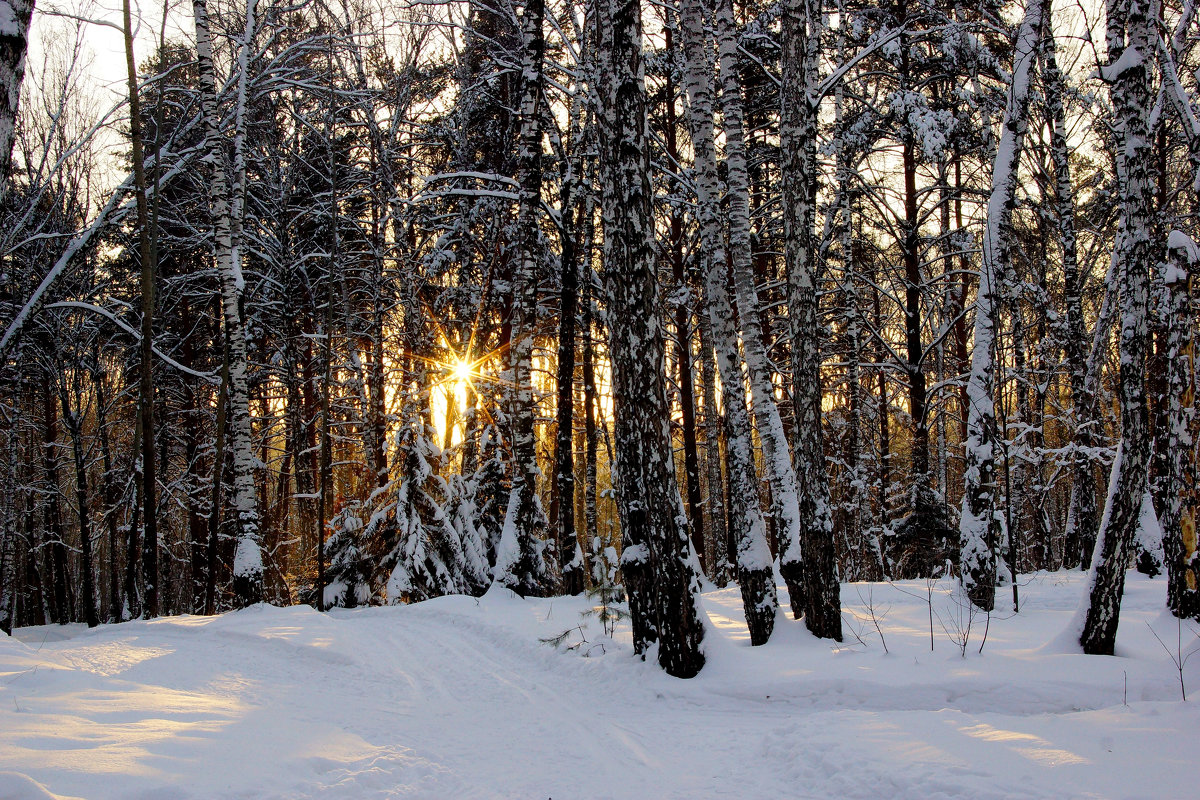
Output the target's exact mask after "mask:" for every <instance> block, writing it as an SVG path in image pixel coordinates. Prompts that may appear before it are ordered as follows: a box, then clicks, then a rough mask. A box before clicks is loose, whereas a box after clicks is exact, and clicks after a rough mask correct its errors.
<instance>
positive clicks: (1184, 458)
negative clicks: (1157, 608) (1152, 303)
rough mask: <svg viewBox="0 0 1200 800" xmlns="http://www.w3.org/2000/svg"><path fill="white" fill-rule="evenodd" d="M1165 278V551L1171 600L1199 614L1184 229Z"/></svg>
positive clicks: (1191, 246)
mask: <svg viewBox="0 0 1200 800" xmlns="http://www.w3.org/2000/svg"><path fill="white" fill-rule="evenodd" d="M1168 246H1169V256H1168V261H1167V265H1166V270H1165V272H1166V274H1165V275H1164V276H1163V277H1164V280H1163V283H1165V284H1166V288H1167V314H1166V316H1167V336H1168V338H1167V359H1166V360H1167V397H1168V398H1170V404H1169V408H1168V417H1169V419H1168V421H1167V430H1168V436H1167V441H1166V443H1165V447H1164V449H1165V451H1166V455H1167V458H1166V461H1167V474H1166V476H1165V479H1164V480H1163V482H1162V483H1163V486H1162V489H1163V492H1162V495H1163V496H1162V512H1161V514H1160V515H1159V523H1160V524H1161V525H1162V531H1163V553H1164V554H1165V556H1166V562H1167V563H1166V567H1167V605H1168V606H1169V607H1170V609H1171V612H1172V613H1173V614H1175V616H1177V617H1181V618H1191V619H1200V552H1198V550H1197V543H1196V462H1195V455H1196V453H1195V446H1194V445H1195V443H1194V442H1193V441H1192V428H1191V425H1192V418H1193V415H1194V414H1195V391H1194V390H1195V377H1196V376H1195V371H1196V362H1195V343H1194V341H1193V337H1192V325H1193V316H1192V292H1191V276H1190V272H1191V269H1194V268H1195V266H1196V263H1197V260H1198V259H1197V255H1198V253H1200V250H1198V248H1197V247H1196V243H1195V242H1194V241H1192V240H1191V238H1190V237H1188V236H1187V235H1186V234H1184V233H1183V232H1182V231H1173V232H1172V233H1171V235H1170V240H1169V242H1168Z"/></svg>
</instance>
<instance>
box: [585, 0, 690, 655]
mask: <svg viewBox="0 0 1200 800" xmlns="http://www.w3.org/2000/svg"><path fill="white" fill-rule="evenodd" d="M608 11H609V13H608V14H607V15H606V14H599V15H597V17H598V21H599V25H598V34H599V35H598V36H597V42H598V45H599V49H598V52H599V53H600V54H601V55H600V61H601V64H602V73H603V78H602V87H601V92H600V97H601V98H602V99H601V104H600V107H601V114H600V118H601V124H600V152H601V163H602V164H603V165H604V167H605V173H606V174H605V175H604V180H603V185H604V203H603V207H604V212H605V230H604V233H605V235H604V255H605V279H606V282H607V289H608V292H607V293H608V299H609V304H608V310H609V313H610V314H612V316H613V319H615V320H620V324H614V325H612V326H610V338H611V346H610V352H611V355H612V361H613V404H614V416H615V419H616V466H617V474H618V486H617V496H618V511H619V514H620V518H621V530H622V535H623V538H624V544H625V548H624V552H623V554H622V557H621V565H622V571H623V572H624V576H625V582H626V589H627V590H628V593H629V607H630V615H631V617H632V621H633V636H634V647H635V650H636V651H637V652H639V653H644V652H645V650H646V648H647V647H648V646H649V645H650V643H651V642H652V641H654V640H656V639H657V641H658V645H659V647H658V660H659V664H660V665H661V666H662V668H663V669H664V670H665V671H666V672H667V673H668V674H670V675H674V676H676V677H681V678H688V677H692V676H693V675H696V674H697V673H698V672H699V671H700V669H701V668H702V667H703V666H704V654H703V653H702V652H701V650H700V642H701V640H702V639H703V637H704V628H703V625H702V624H701V621H700V616H699V612H698V610H697V608H696V598H695V595H694V579H695V576H694V575H693V573H692V570H691V567H690V565H689V560H688V531H687V524H686V515H684V513H683V509H682V501H681V498H680V496H679V489H678V487H677V486H676V483H675V473H674V468H673V458H672V455H671V430H670V418H669V415H670V409H669V407H668V405H667V397H666V387H665V381H664V374H663V370H664V363H663V362H664V353H663V342H664V336H663V330H662V322H661V320H660V317H659V310H658V299H659V287H658V280H657V276H656V274H655V257H654V217H653V215H652V213H651V201H652V199H653V191H652V189H651V186H650V148H649V137H648V132H647V117H646V94H645V88H644V86H643V84H642V76H643V74H644V72H643V66H642V14H641V5H640V4H639V3H638V2H636V0H609V3H608Z"/></svg>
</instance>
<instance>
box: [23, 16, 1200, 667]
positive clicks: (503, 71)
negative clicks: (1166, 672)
mask: <svg viewBox="0 0 1200 800" xmlns="http://www.w3.org/2000/svg"><path fill="white" fill-rule="evenodd" d="M4 3H7V4H8V6H9V7H10V8H11V9H13V14H14V19H16V20H17V22H16V23H14V25H15V28H14V31H15V32H14V33H12V34H11V35H9V32H8V31H7V29H6V30H5V31H0V39H3V47H0V51H3V52H0V62H3V63H2V64H0V79H3V81H4V82H5V87H6V88H7V90H8V97H9V100H10V102H9V103H8V105H5V103H4V102H0V149H2V151H3V152H4V153H5V154H7V153H9V152H10V151H11V152H12V158H11V163H10V164H9V165H8V167H7V168H6V170H5V174H6V176H7V177H6V180H5V181H4V187H5V188H4V192H5V196H4V198H3V209H2V213H3V216H4V224H3V229H2V230H0V245H2V248H3V249H2V252H3V275H2V276H0V321H2V322H3V328H4V334H3V339H2V340H0V355H3V363H2V365H0V367H2V371H0V381H2V383H0V386H2V389H0V419H2V424H0V432H2V434H0V435H3V437H4V444H3V446H2V447H0V454H2V455H0V537H2V538H0V626H2V627H3V628H4V629H5V630H10V629H11V628H12V627H15V626H20V625H32V624H44V623H47V622H60V623H65V622H70V621H86V622H88V623H89V624H96V623H99V622H104V621H112V622H115V621H120V620H125V619H131V618H136V617H141V616H155V615H159V614H175V613H205V614H211V613H216V612H219V611H222V610H226V609H230V608H237V607H243V606H245V605H248V604H252V603H255V602H260V601H264V600H265V601H268V602H272V603H277V604H288V603H310V604H313V605H316V606H317V607H318V608H328V607H330V606H334V605H340V606H355V605H360V604H368V603H399V602H412V601H417V600H421V599H425V598H429V597H434V596H438V595H444V594H448V593H472V594H481V593H482V592H484V591H486V590H487V589H488V587H489V586H491V585H492V584H494V583H499V584H501V585H503V586H507V587H509V588H511V589H512V590H513V591H516V592H518V593H519V594H521V595H525V596H546V595H553V594H557V593H564V592H565V593H577V592H580V591H584V590H585V589H596V588H599V589H600V590H602V591H605V592H611V591H612V589H613V587H615V586H617V585H620V586H622V587H623V589H624V593H625V595H626V596H627V598H628V600H629V608H630V613H631V616H632V625H633V634H634V643H635V647H636V648H637V650H638V651H639V652H643V651H645V650H646V649H647V648H648V647H649V646H650V645H651V644H652V643H653V642H655V641H658V642H659V644H660V646H659V648H658V657H659V660H660V663H662V665H663V667H664V668H665V669H667V670H668V671H669V672H671V673H672V674H676V675H685V676H686V675H691V674H695V672H696V671H698V670H699V669H700V668H701V666H702V664H703V656H702V655H701V652H700V649H699V642H700V640H701V638H702V635H703V630H702V626H701V624H700V622H699V619H698V612H697V609H696V606H695V601H694V596H693V593H694V591H695V587H696V586H697V583H696V578H697V577H698V575H697V573H698V572H703V574H704V575H705V576H707V578H708V579H710V580H712V581H714V582H716V583H718V584H720V585H724V584H726V583H727V582H730V581H736V583H737V584H738V586H739V587H740V589H741V592H742V595H743V598H744V599H745V605H746V611H747V623H748V625H749V627H750V631H751V638H752V641H754V643H756V644H758V643H762V642H765V641H766V640H767V639H768V638H769V637H770V635H771V629H772V626H773V624H774V621H775V618H776V615H775V609H776V607H777V605H778V602H779V601H778V598H777V596H776V577H775V576H776V574H778V575H779V576H781V577H782V580H783V582H784V584H785V585H786V587H787V589H788V595H789V599H790V604H791V610H792V612H793V613H794V615H795V616H796V617H797V618H800V617H803V618H804V619H805V621H806V624H807V625H808V627H809V629H810V630H812V631H813V632H814V633H815V634H816V635H818V636H823V637H830V638H834V639H840V638H841V616H840V600H839V597H838V589H839V583H840V581H844V580H851V581H852V580H881V579H890V578H907V577H918V576H939V575H950V574H953V575H955V576H957V577H958V578H959V580H960V582H961V583H962V587H963V590H964V592H965V593H966V596H967V597H968V598H969V599H970V600H971V602H973V603H974V604H975V605H976V606H978V607H979V608H981V609H985V610H990V609H991V608H992V607H993V605H994V603H995V593H996V591H997V587H1008V586H1015V581H1016V576H1017V575H1018V574H1019V573H1020V572H1025V571H1030V570H1039V569H1061V568H1085V569H1086V568H1087V567H1088V566H1089V565H1092V566H1095V567H1096V569H1095V570H1094V571H1093V578H1092V580H1091V581H1090V582H1089V592H1090V602H1089V604H1088V609H1089V612H1088V617H1087V620H1086V625H1085V627H1084V631H1083V633H1082V638H1081V643H1082V644H1083V646H1084V648H1085V649H1086V650H1087V651H1088V652H1111V651H1112V644H1113V641H1114V639H1115V634H1116V613H1117V612H1118V611H1119V602H1120V594H1121V590H1122V585H1123V579H1124V572H1125V567H1126V566H1127V564H1130V563H1136V564H1137V566H1138V568H1139V569H1142V570H1144V571H1147V572H1150V573H1159V572H1164V573H1165V574H1166V578H1167V583H1168V597H1169V604H1170V607H1171V608H1172V610H1173V611H1175V613H1177V614H1179V615H1181V616H1189V617H1198V616H1200V590H1198V588H1197V585H1196V579H1197V570H1200V563H1198V561H1200V559H1198V557H1197V555H1196V551H1197V544H1196V532H1195V494H1194V491H1195V488H1194V487H1195V482H1196V481H1195V479H1196V469H1197V464H1198V463H1200V462H1198V459H1197V457H1196V456H1197V454H1196V450H1195V448H1196V438H1195V436H1194V430H1195V427H1196V420H1195V419H1194V414H1193V405H1194V403H1193V397H1194V387H1195V381H1196V374H1195V369H1194V364H1193V359H1192V337H1193V332H1194V328H1195V319H1194V317H1193V314H1192V299H1191V288H1190V283H1191V282H1190V277H1191V273H1192V271H1193V270H1194V269H1196V267H1197V262H1198V261H1200V258H1198V255H1200V254H1198V251H1197V247H1196V245H1195V243H1194V237H1196V236H1197V234H1198V226H1197V223H1198V218H1197V213H1198V211H1200V198H1198V194H1197V189H1198V185H1197V182H1198V181H1200V121H1198V119H1200V109H1198V107H1197V85H1196V81H1197V77H1196V76H1197V72H1196V67H1197V66H1198V65H1200V61H1198V59H1200V48H1197V47H1195V44H1196V41H1197V39H1198V38H1200V24H1198V23H1197V14H1196V6H1195V2H1194V0H1183V2H1182V3H1181V2H1177V0H1164V1H1163V2H1159V0H1155V2H1147V0H1129V2H1119V1H1118V0H1112V2H1109V3H1108V6H1107V8H1106V9H1104V11H1105V12H1106V13H1105V14H1104V15H1103V17H1102V18H1101V19H1089V18H1086V16H1087V14H1088V13H1091V11H1092V9H1090V8H1087V9H1084V8H1082V7H1078V6H1075V7H1067V6H1065V5H1064V6H1061V7H1056V6H1055V5H1053V4H1052V2H1051V0H1027V2H1026V3H1024V4H1020V3H1001V2H985V3H983V4H982V5H980V4H965V5H960V4H955V3H949V2H922V3H918V2H915V0H895V2H889V3H883V4H873V3H871V4H860V3H853V2H834V1H833V0H825V2H824V3H822V2H818V1H817V0H781V2H761V3H760V2H734V0H677V1H676V2H668V3H656V4H653V5H650V4H645V5H643V4H640V3H638V2H634V1H633V0H585V2H574V1H573V0H568V1H567V2H551V3H548V4H547V3H545V2H544V0H525V2H523V3H513V2H510V0H497V2H482V1H481V0H464V1H463V2H456V3H411V4H410V3H390V4H389V3H384V4H380V5H372V4H369V3H365V2H361V0H338V1H337V2H328V0H308V1H306V2H299V3H276V2H274V0H248V1H247V2H236V3H225V2H217V0H193V4H192V14H191V16H190V18H189V19H188V22H189V25H188V29H190V30H193V31H194V32H195V36H194V37H193V38H189V39H187V40H178V41H177V40H172V39H169V38H168V37H167V36H166V31H167V30H168V26H167V25H166V24H162V25H159V24H158V21H157V20H143V21H141V23H139V21H138V20H136V19H134V18H133V15H132V14H131V12H130V8H129V5H128V2H126V4H125V13H124V14H123V17H122V19H121V20H120V22H115V24H117V25H119V26H120V27H121V28H122V29H123V30H124V32H125V36H126V47H127V54H128V62H129V69H128V72H129V81H128V92H127V96H126V98H125V99H124V101H123V102H122V103H121V104H119V105H118V107H116V108H114V109H109V110H105V109H99V108H98V107H97V105H96V101H95V99H94V98H93V96H92V94H91V93H90V92H89V91H88V90H87V89H86V82H85V81H83V80H81V78H82V77H83V74H82V73H83V70H84V68H83V67H82V66H81V61H80V59H79V55H80V52H81V51H82V44H81V43H82V42H83V40H84V38H85V31H86V29H87V26H88V25H89V24H95V23H94V22H88V21H87V19H86V18H87V16H88V15H87V14H86V13H79V14H75V15H74V16H62V15H61V13H60V15H59V16H58V17H57V18H52V17H44V18H43V17H39V18H36V19H34V22H33V25H34V27H35V29H36V27H37V26H38V25H40V24H46V25H51V24H53V25H57V26H58V28H57V29H58V30H59V31H60V32H61V31H65V32H66V34H64V35H59V36H57V37H55V41H54V42H52V43H50V44H49V45H47V50H48V52H49V53H50V56H48V57H47V60H46V63H45V64H43V65H41V70H40V77H39V80H38V83H37V85H36V86H35V87H30V86H29V85H28V82H27V84H26V86H25V94H24V95H23V96H22V101H21V105H20V110H19V113H17V105H16V103H15V102H11V101H13V99H14V98H16V96H17V94H18V93H19V92H20V89H21V85H22V70H23V69H24V63H23V62H24V52H25V41H26V38H27V35H28V21H29V20H30V19H31V16H30V12H31V7H26V6H24V5H23V3H22V2H18V1H17V0H3V2H0V4H4ZM1081 15H1082V16H1081ZM135 31H140V32H141V33H140V34H139V35H140V36H141V37H142V41H143V43H146V42H152V48H151V49H152V52H153V56H152V57H151V58H149V59H148V60H147V61H145V62H144V63H142V64H140V65H135V63H134V56H133V54H134V52H135V48H134V45H135V44H136V43H135V41H134V33H135ZM5 37H7V38H5ZM6 48H7V49H6ZM4 94H5V93H4V92H3V91H0V101H2V100H3V95H4ZM120 120H123V121H120ZM6 125H7V128H6V127H5V126H6ZM114 126H116V127H118V128H119V130H120V132H121V134H122V139H121V141H122V143H123V149H124V150H125V155H124V156H123V157H122V160H121V163H120V164H117V165H116V166H115V167H114V164H113V158H112V157H111V155H110V154H108V153H106V152H104V150H103V149H102V148H101V147H100V145H99V144H98V142H99V138H98V137H99V135H100V132H103V131H105V130H110V129H112V128H113V127H114ZM6 131H8V133H7V134H6ZM4 136H8V137H9V138H10V139H11V141H12V144H11V146H9V144H8V142H6V141H4ZM114 169H118V170H124V171H127V172H128V178H126V179H124V180H123V182H122V183H121V185H120V186H119V187H118V188H117V189H115V190H113V191H108V190H107V188H105V187H107V186H108V185H110V184H111V183H113V182H114V181H112V180H111V179H110V177H109V176H110V175H111V173H112V171H113V170H114ZM1013 591H1014V592H1015V591H1016V590H1015V588H1014V590H1013Z"/></svg>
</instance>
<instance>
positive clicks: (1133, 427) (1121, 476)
mask: <svg viewBox="0 0 1200 800" xmlns="http://www.w3.org/2000/svg"><path fill="white" fill-rule="evenodd" d="M1106 10H1107V25H1106V27H1107V30H1106V35H1105V42H1106V45H1107V54H1108V64H1107V65H1106V66H1105V67H1103V68H1102V71H1101V72H1102V75H1103V77H1104V78H1105V80H1107V81H1108V82H1109V92H1110V94H1111V96H1112V104H1113V115H1114V122H1115V126H1116V133H1117V137H1116V138H1117V147H1118V157H1117V177H1118V183H1119V188H1120V204H1121V225H1120V229H1119V231H1118V233H1117V242H1116V246H1115V250H1114V253H1113V259H1114V261H1115V262H1116V265H1117V267H1118V274H1119V275H1120V280H1119V286H1120V290H1121V335H1120V354H1121V364H1120V369H1121V373H1120V387H1119V390H1118V394H1119V397H1120V408H1121V443H1120V446H1119V449H1118V451H1117V457H1116V459H1115V460H1114V461H1113V465H1112V471H1111V474H1110V476H1109V483H1108V496H1107V498H1106V500H1105V503H1104V514H1103V515H1102V517H1101V521H1100V529H1099V532H1098V534H1097V541H1096V549H1095V552H1094V553H1093V555H1092V566H1091V570H1090V572H1089V576H1088V582H1087V606H1086V609H1085V610H1084V620H1083V627H1082V630H1081V632H1080V638H1079V641H1080V644H1081V645H1082V647H1083V650H1084V652H1085V653H1089V654H1092V655H1112V652H1113V646H1114V644H1115V643H1116V637H1117V624H1118V622H1119V619H1120V613H1121V594H1122V592H1123V591H1124V588H1125V569H1126V563H1127V560H1128V558H1129V554H1130V550H1131V548H1132V546H1133V541H1134V537H1135V535H1136V533H1137V527H1138V518H1139V512H1140V510H1141V505H1142V497H1143V495H1144V494H1145V493H1146V483H1147V469H1148V467H1149V460H1150V437H1149V431H1148V426H1147V419H1146V415H1147V410H1146V393H1145V387H1146V373H1145V369H1146V349H1147V322H1146V317H1147V307H1148V301H1149V285H1150V270H1151V268H1152V266H1153V264H1154V263H1155V261H1156V260H1157V258H1158V256H1157V254H1156V249H1157V248H1156V247H1155V245H1154V241H1153V239H1152V238H1151V226H1152V223H1153V214H1154V181H1153V177H1152V174H1151V170H1152V159H1151V157H1150V150H1151V146H1152V139H1151V135H1150V124H1149V122H1150V109H1151V106H1152V105H1153V102H1154V94H1153V87H1152V85H1151V75H1150V71H1149V69H1148V67H1149V59H1150V58H1151V55H1152V48H1153V46H1154V45H1153V35H1152V26H1153V21H1154V19H1155V17H1156V15H1157V7H1156V4H1155V0H1130V2H1129V3H1127V4H1126V3H1121V2H1117V0H1110V2H1108V4H1107V6H1106Z"/></svg>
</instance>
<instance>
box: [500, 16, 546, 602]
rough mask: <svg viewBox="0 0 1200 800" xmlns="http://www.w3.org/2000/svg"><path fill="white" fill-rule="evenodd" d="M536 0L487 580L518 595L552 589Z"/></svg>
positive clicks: (527, 43)
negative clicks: (504, 438) (498, 486)
mask: <svg viewBox="0 0 1200 800" xmlns="http://www.w3.org/2000/svg"><path fill="white" fill-rule="evenodd" d="M544 12H545V6H544V3H543V0H526V3H525V8H524V13H523V14H522V16H521V25H522V37H523V39H524V50H523V53H522V72H521V133H520V150H519V153H518V156H517V173H518V181H517V182H518V185H519V192H518V194H519V199H518V208H517V235H516V237H517V247H518V249H519V253H520V256H519V261H518V267H517V272H516V275H515V276H514V281H513V295H514V299H515V301H516V302H515V303H514V307H513V312H514V313H513V330H512V342H511V344H510V345H509V369H510V371H511V374H512V381H513V387H512V390H511V403H512V411H511V413H512V428H513V435H512V447H513V481H512V488H511V490H510V494H509V499H508V511H507V513H506V514H505V518H504V528H503V531H502V533H501V535H500V546H499V549H498V551H497V557H496V567H495V572H494V575H495V579H496V581H497V582H498V583H500V584H501V585H504V586H507V587H508V588H510V589H512V590H513V591H514V592H516V593H517V594H519V595H521V596H523V597H541V596H544V595H547V594H549V593H550V592H551V591H552V589H553V576H552V574H551V573H550V571H549V570H548V569H547V564H546V560H545V558H544V557H543V555H542V549H543V548H544V547H545V539H546V533H547V529H548V527H549V521H548V520H547V519H546V513H545V511H544V510H543V509H542V502H541V498H540V497H539V496H538V491H537V479H538V475H540V474H541V471H540V470H539V469H538V465H537V443H536V441H535V438H534V437H535V431H534V411H535V409H534V399H533V375H532V369H533V340H534V336H535V334H536V331H537V307H538V260H539V258H538V256H539V253H540V252H541V251H540V237H539V235H538V217H539V216H540V214H539V212H540V210H541V199H542V124H541V106H542V64H543V54H544V51H545V39H544V37H543V34H542V22H543V19H544Z"/></svg>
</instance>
